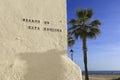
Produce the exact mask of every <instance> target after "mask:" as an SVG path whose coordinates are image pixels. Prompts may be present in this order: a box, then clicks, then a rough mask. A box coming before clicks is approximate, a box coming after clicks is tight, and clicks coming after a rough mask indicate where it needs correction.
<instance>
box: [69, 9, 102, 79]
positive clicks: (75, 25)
mask: <svg viewBox="0 0 120 80" xmlns="http://www.w3.org/2000/svg"><path fill="white" fill-rule="evenodd" d="M76 16H77V19H72V20H71V21H70V24H71V25H72V27H70V28H69V31H70V32H71V33H72V35H74V37H75V39H76V40H77V39H78V38H80V39H81V40H82V48H83V55H84V68H85V80H89V76H88V68H87V43H86V42H87V38H90V39H92V38H96V36H97V35H98V34H99V33H100V29H99V27H98V26H99V25H101V22H100V21H99V20H94V21H91V20H90V19H91V18H92V16H93V11H92V10H91V9H81V10H77V11H76Z"/></svg>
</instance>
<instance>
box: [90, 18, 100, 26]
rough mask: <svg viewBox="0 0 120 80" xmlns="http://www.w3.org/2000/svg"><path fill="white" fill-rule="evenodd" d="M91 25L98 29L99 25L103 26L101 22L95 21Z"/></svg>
mask: <svg viewBox="0 0 120 80" xmlns="http://www.w3.org/2000/svg"><path fill="white" fill-rule="evenodd" d="M90 25H91V26H93V27H94V26H96V27H98V25H101V22H100V21H99V20H94V21H92V22H91V23H90Z"/></svg>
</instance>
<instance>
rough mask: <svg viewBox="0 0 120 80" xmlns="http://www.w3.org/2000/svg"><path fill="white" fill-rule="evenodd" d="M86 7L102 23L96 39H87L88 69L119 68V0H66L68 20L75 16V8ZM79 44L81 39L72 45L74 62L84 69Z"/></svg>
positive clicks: (80, 44)
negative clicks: (90, 9) (91, 10)
mask: <svg viewBox="0 0 120 80" xmlns="http://www.w3.org/2000/svg"><path fill="white" fill-rule="evenodd" d="M86 8H92V9H93V12H94V15H93V18H92V19H93V20H94V19H99V20H100V21H101V23H102V25H101V26H100V29H101V34H100V35H99V36H98V37H97V39H92V40H90V39H88V41H87V45H88V68H89V70H120V0H67V10H68V11H67V14H68V18H67V19H68V21H70V20H71V19H72V18H76V16H75V11H76V9H86ZM81 46H82V43H81V40H78V41H76V44H75V45H74V46H73V50H74V62H75V63H76V64H78V65H79V66H80V67H81V69H82V70H84V66H83V65H84V64H83V52H82V48H81ZM68 56H69V57H70V54H69V49H68Z"/></svg>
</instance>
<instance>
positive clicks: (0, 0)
mask: <svg viewBox="0 0 120 80" xmlns="http://www.w3.org/2000/svg"><path fill="white" fill-rule="evenodd" d="M66 23H67V22H66V0H0V80H81V72H80V69H79V68H78V67H77V65H75V64H74V63H73V62H72V61H71V60H70V59H68V57H67V38H66V37H67V36H66V35H67V27H66Z"/></svg>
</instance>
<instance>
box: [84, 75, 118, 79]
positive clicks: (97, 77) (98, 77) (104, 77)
mask: <svg viewBox="0 0 120 80" xmlns="http://www.w3.org/2000/svg"><path fill="white" fill-rule="evenodd" d="M119 77H120V74H119V75H118V74H113V75H112V74H110V75H107V74H104V75H102V74H99V75H96V74H92V75H89V80H112V79H116V78H119ZM83 80H85V79H84V75H83Z"/></svg>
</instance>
